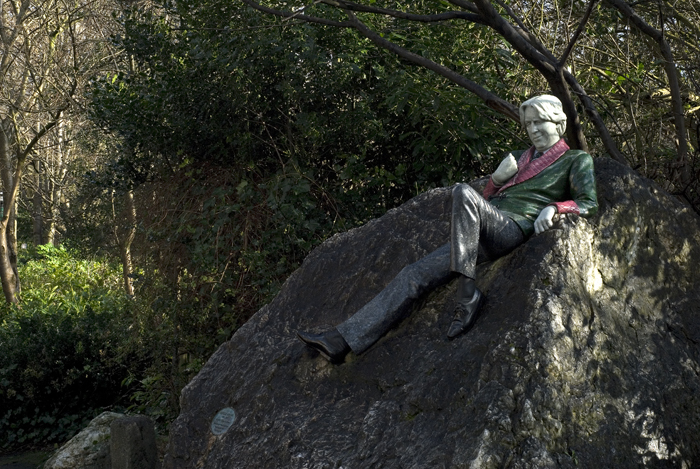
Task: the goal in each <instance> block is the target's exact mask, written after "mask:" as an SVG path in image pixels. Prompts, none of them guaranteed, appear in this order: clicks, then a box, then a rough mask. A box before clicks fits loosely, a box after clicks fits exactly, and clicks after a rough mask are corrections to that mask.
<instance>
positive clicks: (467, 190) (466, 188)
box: [452, 184, 478, 204]
mask: <svg viewBox="0 0 700 469" xmlns="http://www.w3.org/2000/svg"><path fill="white" fill-rule="evenodd" d="M475 195H478V194H477V192H476V191H475V190H474V189H473V188H472V186H470V185H469V184H457V185H456V186H455V187H454V189H452V202H453V204H460V203H465V202H471V201H472V200H474V196H475Z"/></svg>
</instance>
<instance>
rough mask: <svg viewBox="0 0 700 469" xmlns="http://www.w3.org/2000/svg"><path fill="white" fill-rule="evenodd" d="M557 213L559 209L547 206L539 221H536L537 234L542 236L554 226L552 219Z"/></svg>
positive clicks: (538, 218)
mask: <svg viewBox="0 0 700 469" xmlns="http://www.w3.org/2000/svg"><path fill="white" fill-rule="evenodd" d="M556 213H557V208H556V207H555V206H553V205H547V206H546V207H545V208H543V209H542V211H541V212H540V214H539V216H538V217H537V220H535V233H536V234H540V233H543V232H545V231H547V230H548V229H550V228H551V227H552V225H554V222H553V221H552V219H553V218H554V215H555V214H556Z"/></svg>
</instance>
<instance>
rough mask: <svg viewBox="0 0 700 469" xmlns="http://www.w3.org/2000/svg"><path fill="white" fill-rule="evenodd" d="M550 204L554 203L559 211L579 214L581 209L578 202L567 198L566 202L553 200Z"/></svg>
mask: <svg viewBox="0 0 700 469" xmlns="http://www.w3.org/2000/svg"><path fill="white" fill-rule="evenodd" d="M549 205H554V206H555V207H556V208H557V213H574V214H576V215H578V214H579V213H580V212H579V209H578V205H577V204H576V202H574V201H573V200H567V201H566V202H552V203H551V204H549Z"/></svg>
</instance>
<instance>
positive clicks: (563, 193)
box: [297, 95, 598, 363]
mask: <svg viewBox="0 0 700 469" xmlns="http://www.w3.org/2000/svg"><path fill="white" fill-rule="evenodd" d="M520 120H521V122H522V124H523V126H524V127H525V129H526V130H527V133H528V136H529V137H530V140H531V141H532V143H533V146H532V147H531V148H530V149H528V150H525V151H520V152H513V153H509V154H508V155H507V156H506V158H505V159H504V160H503V161H502V162H501V164H500V165H499V166H498V168H497V169H496V171H495V172H494V173H493V174H492V175H491V178H490V180H489V182H488V183H487V185H486V188H485V189H484V195H483V197H482V196H481V195H479V194H478V193H477V192H476V191H475V190H474V189H472V188H471V186H469V185H468V184H457V185H456V186H455V187H454V190H453V192H452V223H451V234H450V242H449V243H447V244H445V245H443V246H442V247H440V248H438V249H437V250H435V251H433V252H432V253H430V254H428V255H427V256H425V257H424V258H422V259H421V260H419V261H417V262H415V263H413V264H411V265H409V266H407V267H405V268H404V269H403V270H402V271H401V272H400V273H399V274H398V275H397V276H396V277H395V278H394V279H393V280H392V281H391V282H390V283H389V284H388V285H387V286H386V287H385V288H384V290H382V291H381V292H380V293H379V294H378V295H377V296H375V297H374V298H373V299H372V300H371V301H370V302H369V303H367V304H366V305H365V306H363V307H362V308H361V309H360V310H358V311H357V312H356V313H355V314H353V315H352V316H351V317H350V318H348V319H347V320H346V321H345V322H343V323H342V324H340V325H338V326H337V327H336V328H334V329H331V330H330V331H326V332H323V333H321V334H312V333H308V332H301V331H300V332H298V334H297V335H298V336H299V338H300V339H301V340H302V341H303V342H304V343H305V344H306V345H308V346H309V347H312V348H314V349H316V350H318V351H319V352H321V354H322V355H323V356H324V357H326V358H327V359H328V360H329V361H330V362H331V363H340V362H342V361H343V359H344V358H345V356H346V355H347V354H348V353H349V352H350V351H351V350H352V351H353V352H355V353H357V354H359V353H362V352H364V351H365V350H367V349H368V348H369V347H370V346H371V345H372V344H374V343H375V342H376V341H377V340H379V338H380V337H382V336H383V335H384V334H385V333H386V332H387V331H388V330H389V329H390V328H391V327H393V326H394V325H395V324H396V323H397V322H398V321H399V320H401V319H402V318H403V317H404V316H405V315H406V314H407V313H408V312H410V309H411V307H412V304H413V302H414V301H415V300H416V299H418V298H419V297H420V296H421V295H422V294H423V293H425V292H426V291H428V290H430V289H433V288H435V287H436V286H438V285H441V284H444V283H446V282H447V281H449V280H450V279H451V278H453V277H454V276H455V275H457V276H458V277H459V279H458V287H457V293H456V307H455V311H454V319H453V321H452V324H451V325H450V328H449V330H448V332H447V337H448V338H449V339H454V338H455V337H457V336H459V335H460V334H462V333H464V332H466V331H467V330H469V328H470V327H471V326H472V325H473V324H474V322H475V320H476V318H477V314H478V312H479V308H480V307H481V304H482V303H483V299H484V296H483V294H482V293H481V291H480V290H479V289H478V288H476V285H475V283H474V277H475V270H476V264H477V262H478V261H483V260H487V259H497V258H499V257H501V256H504V255H506V254H508V253H509V252H510V251H512V250H513V249H515V248H516V247H517V246H519V245H520V244H522V243H524V242H525V241H526V240H527V239H528V237H530V236H531V235H532V234H533V232H534V233H537V234H539V233H542V232H543V231H546V230H548V229H549V228H551V227H552V224H553V221H552V220H553V217H554V215H555V214H557V213H575V214H578V215H581V216H583V217H588V216H592V215H594V214H595V213H596V212H597V211H598V202H597V198H596V187H595V175H594V172H593V159H592V158H591V156H590V155H589V154H588V153H585V152H583V151H580V150H570V149H569V146H568V145H567V144H566V142H565V141H564V139H563V138H561V137H562V135H563V134H564V131H565V129H566V115H565V114H564V112H563V111H562V105H561V101H559V99H557V98H556V97H554V96H549V95H542V96H538V97H535V98H532V99H530V100H528V101H526V102H524V103H523V104H522V105H521V106H520ZM516 157H518V160H517V162H516Z"/></svg>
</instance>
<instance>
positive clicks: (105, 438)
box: [44, 412, 124, 469]
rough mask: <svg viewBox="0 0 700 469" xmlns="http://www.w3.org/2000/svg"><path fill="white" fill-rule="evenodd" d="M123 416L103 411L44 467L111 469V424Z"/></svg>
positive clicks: (50, 468) (56, 468) (55, 468)
mask: <svg viewBox="0 0 700 469" xmlns="http://www.w3.org/2000/svg"><path fill="white" fill-rule="evenodd" d="M122 417H124V414H118V413H116V412H102V413H101V414H100V415H98V416H97V417H95V418H94V419H92V420H91V421H90V423H89V424H88V426H87V427H85V428H83V429H82V430H81V431H80V432H79V433H78V434H77V435H75V436H74V437H73V438H71V439H70V440H69V441H68V442H67V443H66V444H64V445H63V446H61V448H59V449H58V451H56V452H55V453H54V454H53V456H51V458H49V460H48V461H46V463H44V469H110V467H112V466H111V458H110V452H109V436H110V425H111V424H112V422H114V421H115V420H118V419H120V418H122Z"/></svg>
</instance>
